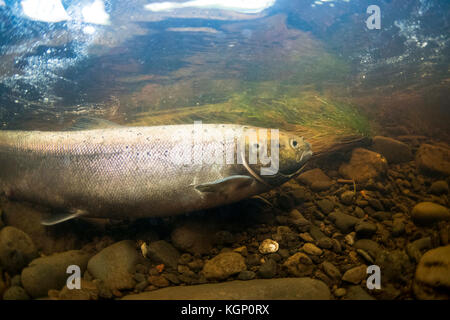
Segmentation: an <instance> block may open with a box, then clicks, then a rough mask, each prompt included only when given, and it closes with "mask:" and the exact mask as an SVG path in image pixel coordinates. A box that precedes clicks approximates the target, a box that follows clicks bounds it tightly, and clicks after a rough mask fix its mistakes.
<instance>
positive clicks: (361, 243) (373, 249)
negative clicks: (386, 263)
mask: <svg viewBox="0 0 450 320" xmlns="http://www.w3.org/2000/svg"><path fill="white" fill-rule="evenodd" d="M354 247H355V249H362V250H364V251H366V252H367V253H369V254H370V256H371V257H372V258H374V259H375V260H376V257H377V256H378V255H379V254H380V252H381V249H380V245H379V244H378V243H376V242H375V241H373V240H370V239H360V240H357V241H356V242H355V244H354Z"/></svg>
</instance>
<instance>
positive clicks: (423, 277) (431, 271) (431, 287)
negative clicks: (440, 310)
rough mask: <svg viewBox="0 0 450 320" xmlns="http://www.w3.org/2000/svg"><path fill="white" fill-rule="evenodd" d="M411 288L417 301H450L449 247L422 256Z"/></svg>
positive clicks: (433, 250)
mask: <svg viewBox="0 0 450 320" xmlns="http://www.w3.org/2000/svg"><path fill="white" fill-rule="evenodd" d="M413 288H414V294H415V295H416V297H417V298H418V299H424V300H434V299H443V300H448V299H450V245H447V246H445V247H439V248H436V249H432V250H430V251H427V252H426V253H425V254H424V255H423V256H422V258H421V259H420V262H419V264H418V266H417V269H416V275H415V280H414V286H413Z"/></svg>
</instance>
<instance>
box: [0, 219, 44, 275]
mask: <svg viewBox="0 0 450 320" xmlns="http://www.w3.org/2000/svg"><path fill="white" fill-rule="evenodd" d="M37 256H38V254H37V250H36V247H35V246H34V244H33V241H32V240H31V238H30V237H29V236H28V235H27V234H26V233H25V232H23V231H22V230H19V229H17V228H14V227H9V226H8V227H4V228H3V229H1V231H0V264H1V265H2V266H3V268H4V269H5V270H6V271H8V272H9V273H10V274H16V273H19V272H20V271H21V270H22V269H23V268H24V267H26V266H27V265H28V263H29V262H30V261H31V260H33V259H34V258H36V257H37Z"/></svg>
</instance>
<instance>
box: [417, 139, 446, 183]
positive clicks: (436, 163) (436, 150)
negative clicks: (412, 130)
mask: <svg viewBox="0 0 450 320" xmlns="http://www.w3.org/2000/svg"><path fill="white" fill-rule="evenodd" d="M416 166H417V168H419V170H421V171H422V172H424V173H425V174H438V175H441V176H449V175H450V149H448V148H444V147H441V146H433V145H430V144H422V145H421V146H420V147H419V150H417V152H416Z"/></svg>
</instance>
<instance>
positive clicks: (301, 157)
mask: <svg viewBox="0 0 450 320" xmlns="http://www.w3.org/2000/svg"><path fill="white" fill-rule="evenodd" d="M306 146H307V147H308V149H307V150H305V151H303V152H302V153H301V154H298V155H297V157H296V160H297V162H298V163H302V162H304V164H303V165H302V166H301V167H300V169H298V170H297V171H295V172H294V173H291V174H284V173H282V172H281V171H279V172H278V175H280V176H281V177H283V178H285V179H291V178H292V177H294V176H296V175H298V174H299V173H300V172H301V171H302V170H303V169H304V168H305V167H306V164H307V161H308V160H309V159H310V158H311V157H312V155H313V152H312V150H311V145H310V144H309V143H307V142H306ZM242 160H243V165H244V167H245V168H246V169H247V171H248V173H249V174H250V175H251V176H253V178H255V179H256V180H257V181H258V182H260V183H262V184H264V185H265V186H268V187H274V186H272V185H271V184H269V183H267V182H266V181H265V180H263V179H262V178H261V177H260V176H259V175H258V174H257V173H256V172H255V171H253V170H252V168H250V166H249V165H248V163H247V161H246V159H245V156H243V157H242Z"/></svg>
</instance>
